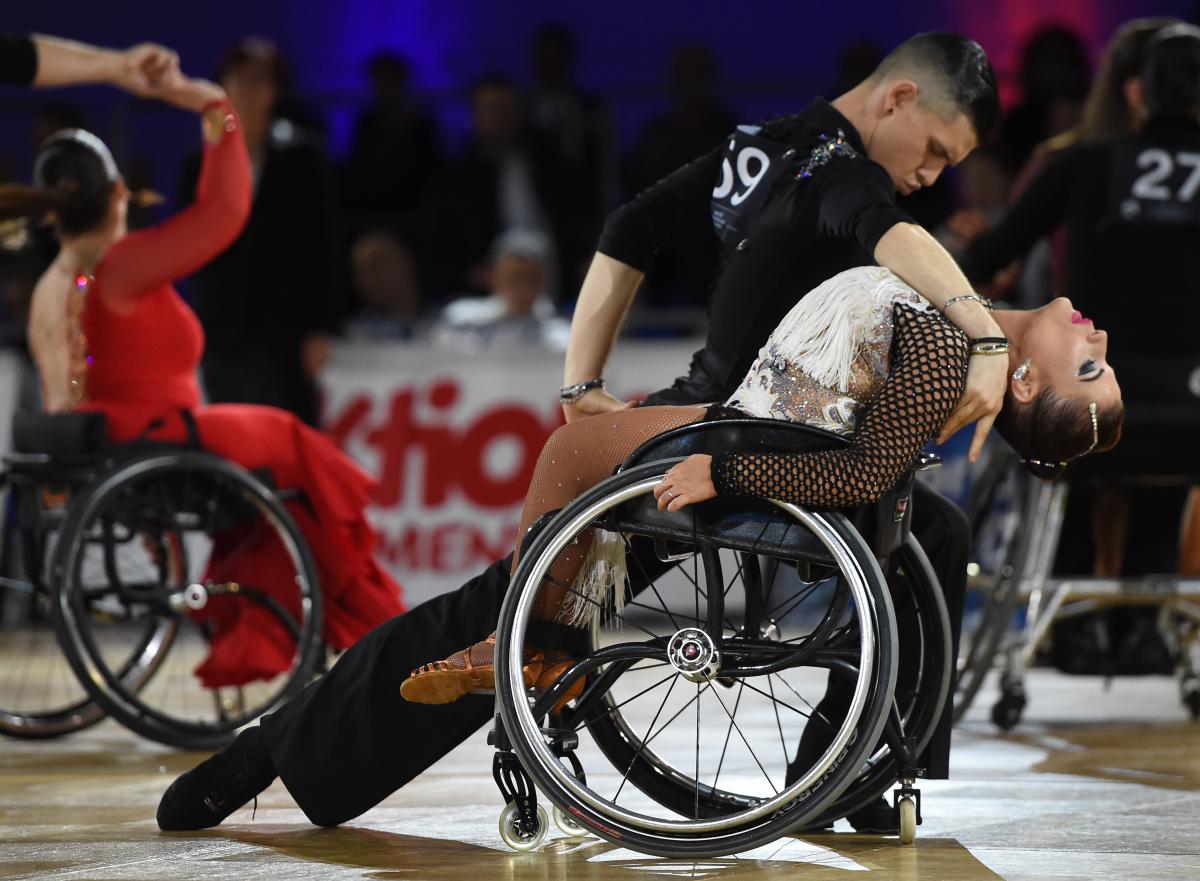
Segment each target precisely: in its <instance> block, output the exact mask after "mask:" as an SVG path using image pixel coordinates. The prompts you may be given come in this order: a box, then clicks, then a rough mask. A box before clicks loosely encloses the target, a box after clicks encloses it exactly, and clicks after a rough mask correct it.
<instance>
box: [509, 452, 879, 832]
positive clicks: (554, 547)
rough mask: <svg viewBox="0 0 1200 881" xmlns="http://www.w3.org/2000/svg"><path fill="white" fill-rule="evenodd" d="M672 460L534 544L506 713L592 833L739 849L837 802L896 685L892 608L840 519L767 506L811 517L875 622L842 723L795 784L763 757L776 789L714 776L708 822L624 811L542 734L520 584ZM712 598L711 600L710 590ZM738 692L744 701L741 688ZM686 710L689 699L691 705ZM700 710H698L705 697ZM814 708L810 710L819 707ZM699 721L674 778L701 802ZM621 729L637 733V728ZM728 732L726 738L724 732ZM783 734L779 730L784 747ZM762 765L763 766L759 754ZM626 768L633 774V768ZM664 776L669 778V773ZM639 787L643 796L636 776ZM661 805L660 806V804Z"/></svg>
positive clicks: (580, 509) (517, 599) (533, 760)
mask: <svg viewBox="0 0 1200 881" xmlns="http://www.w3.org/2000/svg"><path fill="white" fill-rule="evenodd" d="M665 467H666V466H664V465H663V464H662V463H652V465H648V466H640V467H638V468H635V469H631V470H630V471H628V472H625V473H623V474H621V475H618V476H617V477H614V478H610V479H609V480H608V481H606V482H605V483H604V484H601V485H600V486H599V487H597V488H595V489H593V490H592V491H589V493H587V494H585V495H584V496H583V497H582V498H580V499H578V500H577V501H576V502H575V503H573V504H572V505H571V506H569V507H568V508H567V509H565V510H564V511H563V512H561V513H560V514H559V515H558V516H557V517H556V518H555V519H554V520H553V521H551V523H550V524H549V525H548V526H547V527H546V528H545V529H544V530H543V532H542V533H541V534H540V535H539V536H538V537H537V538H536V539H534V540H533V541H532V542H531V544H530V548H529V550H528V553H526V554H525V555H524V556H523V558H522V561H521V565H520V566H519V568H518V573H517V576H516V577H515V578H514V581H513V586H512V587H511V588H510V592H509V595H508V596H507V597H506V600H505V604H504V608H503V609H502V612H501V619H500V627H499V630H498V638H497V675H498V679H497V693H498V697H499V700H498V704H499V712H500V714H501V716H502V719H503V722H504V724H505V727H506V730H507V731H509V732H510V736H511V737H512V741H513V745H514V749H515V751H516V752H517V754H518V756H519V758H520V759H521V762H522V764H523V765H524V766H525V767H526V768H527V770H529V772H530V773H531V774H532V776H533V777H534V778H535V780H536V781H537V782H538V784H539V787H540V788H541V789H543V791H545V792H547V794H548V795H549V796H550V797H551V798H552V799H553V800H555V801H556V802H559V801H561V802H564V803H562V804H560V807H562V808H564V809H565V810H567V811H568V812H570V813H571V814H572V815H573V816H574V817H575V818H576V819H578V820H580V821H581V822H583V823H584V824H585V825H586V826H588V828H590V829H592V831H595V832H596V833H597V834H599V835H601V836H602V837H605V838H608V839H610V840H613V841H617V842H620V843H622V844H624V845H627V846H630V847H634V848H635V849H638V850H645V851H647V852H651V853H664V854H665V853H690V854H697V855H699V854H706V855H716V854H719V853H731V852H734V851H737V850H742V849H745V848H746V847H749V846H753V845H754V844H755V843H761V841H763V840H770V839H772V838H774V837H778V835H781V834H784V833H785V832H786V831H788V830H789V829H790V828H794V827H796V826H799V825H803V824H804V823H805V822H806V820H808V819H809V818H811V817H812V816H813V815H815V814H816V813H817V812H818V811H820V810H821V809H822V808H823V807H824V806H825V805H827V804H828V803H829V802H831V801H832V800H833V799H835V798H836V797H837V796H838V794H839V793H840V792H841V791H842V789H844V788H845V786H846V785H848V784H849V783H850V781H851V780H852V779H853V777H854V774H855V773H856V772H857V770H858V768H859V767H861V760H862V758H863V757H864V753H865V751H866V750H867V749H868V748H869V747H870V746H871V745H872V744H873V743H874V742H875V740H876V739H877V737H878V735H879V732H880V730H881V729H882V726H883V723H884V719H885V715H886V710H887V707H888V706H889V705H890V703H891V699H892V690H893V689H894V685H895V641H894V625H893V616H892V610H891V605H890V601H889V599H888V597H887V592H886V590H884V589H883V585H882V576H881V575H880V573H879V570H878V566H877V564H876V563H875V561H874V558H873V557H871V555H870V553H869V551H868V550H867V549H866V546H865V544H863V543H862V540H861V538H859V537H858V536H857V534H856V533H853V531H852V530H851V529H850V527H849V525H848V524H847V523H846V521H845V520H844V518H843V517H841V515H839V514H830V513H817V512H810V511H807V510H805V509H803V508H800V507H797V506H795V505H790V504H787V503H782V502H771V503H769V504H770V505H771V506H773V508H774V509H776V510H778V511H779V512H780V513H781V514H782V515H783V516H785V517H788V518H790V519H791V521H794V522H795V523H797V524H801V525H803V526H804V527H805V528H806V529H808V530H809V531H810V532H811V533H812V534H813V535H814V536H816V538H817V539H818V540H819V541H820V542H821V544H822V546H823V547H824V549H825V551H826V552H827V553H828V554H829V556H830V558H831V559H832V560H833V561H834V563H835V565H836V567H837V569H838V571H839V572H840V573H841V575H839V576H838V577H839V578H842V579H843V580H844V582H845V584H846V586H847V590H848V591H849V595H850V597H851V599H852V600H853V603H854V606H853V608H854V610H855V613H856V615H858V616H860V618H861V617H863V616H865V619H866V621H867V622H868V623H869V625H870V626H862V625H861V623H860V624H859V625H858V626H857V627H855V628H853V631H852V632H850V633H849V637H848V639H847V640H845V641H846V642H851V643H856V648H857V652H858V659H859V663H858V666H857V667H853V668H852V669H853V675H854V687H853V695H852V698H851V702H850V711H849V713H848V714H847V717H846V719H845V720H844V721H843V722H842V724H841V726H840V727H839V728H838V729H837V732H836V734H835V736H834V737H833V738H832V741H831V742H830V744H829V745H828V746H827V748H826V749H825V750H824V751H823V753H822V754H821V757H820V759H819V760H818V761H817V762H816V763H815V764H813V765H812V766H811V767H809V768H808V769H807V770H806V771H805V773H804V774H803V775H802V776H800V777H799V779H797V780H795V781H793V782H792V783H791V784H785V785H783V786H782V787H780V788H776V787H775V786H774V783H773V781H772V779H771V777H770V775H769V774H768V772H767V771H766V770H765V769H764V768H763V765H762V764H761V763H759V769H760V770H762V771H763V774H764V776H766V777H767V781H768V784H770V785H771V789H772V790H773V791H774V792H773V794H769V795H767V794H760V795H746V794H743V793H733V792H729V791H726V790H718V789H716V785H715V780H714V784H713V785H712V786H711V787H709V788H708V789H707V790H706V792H705V799H706V801H708V802H710V805H709V810H708V812H707V813H708V815H707V816H705V817H703V818H702V817H700V816H699V813H700V812H699V808H697V811H696V816H694V817H693V818H692V819H679V820H676V819H670V818H664V817H661V816H657V817H656V816H650V815H648V814H646V813H644V812H642V811H638V810H634V809H631V808H626V807H624V806H622V805H620V804H618V803H616V800H617V799H618V798H619V796H620V790H619V789H618V793H617V795H615V796H614V797H613V800H612V801H610V800H608V799H606V798H605V797H604V796H602V795H601V794H600V793H599V792H597V791H595V790H594V789H592V788H591V787H589V786H588V785H587V784H586V783H585V782H583V781H581V780H580V779H577V777H576V775H575V773H574V772H573V771H572V770H571V769H569V768H566V767H564V765H563V763H562V762H561V761H560V760H559V758H558V757H557V756H556V755H555V753H554V751H553V749H552V747H551V746H550V745H549V744H548V743H547V741H546V738H545V737H544V736H543V733H542V730H541V726H540V720H539V719H538V718H537V717H535V715H534V710H533V708H532V707H531V705H530V701H529V700H528V699H527V696H526V693H525V687H524V680H523V678H522V677H523V671H522V667H523V659H522V651H521V649H522V647H523V645H524V640H525V633H526V624H527V622H528V621H529V619H530V615H531V612H532V608H533V604H534V602H535V598H536V595H537V591H536V590H535V589H534V590H531V589H524V590H522V589H521V587H520V586H522V585H529V584H533V585H540V584H541V583H542V579H543V577H544V576H545V575H546V573H547V572H548V570H549V568H550V566H551V564H552V562H553V561H554V560H555V559H556V558H557V556H558V554H559V553H560V552H561V551H562V549H563V548H564V547H566V546H567V544H568V543H569V542H571V541H572V540H573V539H574V538H575V536H577V535H578V534H579V533H580V532H582V531H583V530H585V529H587V528H588V527H589V526H590V525H593V524H595V523H596V522H597V521H598V520H599V519H600V518H601V517H602V516H603V515H604V514H605V512H607V511H611V510H612V509H614V508H616V507H617V506H619V505H622V504H624V503H625V502H628V501H630V500H632V499H636V498H638V497H640V496H644V495H645V494H647V493H649V492H650V491H651V490H652V489H653V487H654V486H655V485H656V484H657V483H658V482H659V480H660V479H661V474H662V472H663V471H664V470H665ZM646 475H652V476H649V477H647V476H646ZM848 536H853V538H848ZM855 542H856V544H855ZM852 548H853V549H852ZM698 589H699V588H698ZM711 589H712V588H711V586H710V590H711ZM726 592H727V589H726ZM705 596H706V597H707V594H705ZM697 617H699V613H697ZM643 629H644V628H643ZM718 629H720V626H719V625H718ZM721 678H722V677H720V675H719V673H717V674H716V675H715V676H711V677H710V678H708V679H707V681H705V685H704V688H703V690H702V688H701V684H700V683H701V681H703V680H693V681H696V692H697V697H696V698H695V700H696V701H698V700H699V697H700V696H701V695H702V693H703V691H704V690H708V689H713V688H714V685H715V684H717V680H719V679H721ZM751 678H752V677H751V675H750V674H747V675H746V676H745V677H744V680H743V681H749V680H750V679H751ZM685 684H686V683H685ZM672 687H673V686H672ZM759 693H760V694H763V695H765V694H766V692H765V691H763V690H759ZM713 694H714V696H715V697H716V699H717V700H718V701H721V703H722V707H723V710H724V713H725V715H726V716H728V722H729V729H730V731H732V730H733V728H734V727H735V725H736V723H735V722H734V716H736V713H737V706H736V704H734V703H733V700H732V699H729V700H725V701H722V699H721V696H720V695H719V694H718V693H717V692H716V691H715V690H714V691H713ZM668 697H669V694H668ZM606 700H607V701H608V706H609V708H610V709H611V708H612V706H613V704H612V699H611V696H606ZM737 700H738V701H740V700H741V692H740V690H739V694H738V697H737ZM806 703H807V701H806ZM664 705H665V700H664ZM731 705H732V706H733V708H734V711H733V714H732V715H731V714H730V713H729V707H730V706H731ZM784 705H785V706H787V705H786V704H784ZM687 706H688V705H685V707H684V709H685V710H686V709H687ZM696 706H697V709H696V714H697V718H698V717H699V703H697V704H696ZM809 706H810V708H811V707H812V704H809ZM793 709H794V708H793ZM660 712H661V708H660ZM680 712H682V710H681V711H680ZM718 712H720V711H718ZM678 715H679V713H676V717H677V716H678ZM718 718H719V717H718ZM654 724H655V723H653V722H652V723H651V726H650V728H648V729H647V732H646V736H647V739H648V740H652V739H653V738H654V737H657V735H658V733H661V730H660V731H659V732H656V733H655V734H653V735H651V729H653V728H654ZM668 724H669V722H668ZM699 727H700V723H699V721H697V744H696V768H695V772H694V774H693V775H691V778H690V779H689V775H688V774H685V773H676V774H675V775H674V777H675V780H674V784H675V785H688V786H691V787H693V788H694V789H695V791H696V799H697V802H699V800H700V790H701V788H702V786H707V784H701V783H700V778H701V776H702V774H701V769H700V767H699V763H700V743H699V739H700V735H699ZM625 730H626V732H628V733H629V734H630V735H631V736H632V737H634V738H636V735H635V734H633V732H632V731H630V729H628V728H626V729H625ZM737 733H738V736H739V737H741V738H742V740H743V741H744V742H745V743H746V746H747V748H748V749H749V751H750V752H751V754H752V755H753V754H754V750H753V748H752V747H751V746H750V744H749V742H748V741H747V740H746V737H745V735H744V734H743V733H742V731H741V729H740V728H739V729H738V732H737ZM726 739H727V744H726V745H728V733H727V734H726ZM782 742H783V732H782V728H781V729H780V743H781V744H782ZM643 746H645V744H643ZM639 753H647V754H650V755H654V759H653V760H652V764H657V765H658V766H659V767H660V768H661V769H664V770H666V769H670V768H673V765H672V763H670V762H667V761H665V760H663V759H662V758H660V757H658V756H657V755H655V754H654V752H653V751H652V750H644V749H639ZM785 758H786V748H785ZM722 761H724V752H722ZM754 761H756V762H758V759H757V757H755V758H754ZM619 770H620V769H618V772H619ZM703 770H704V773H705V774H707V773H711V769H709V768H705V769H703ZM628 775H629V771H628V770H627V771H626V776H628ZM717 775H718V777H719V775H720V767H718V769H717ZM667 776H670V773H669V772H667ZM781 782H782V779H781ZM622 785H624V784H622ZM633 785H634V786H636V787H637V788H639V789H642V790H643V792H645V789H643V787H641V786H638V784H637V782H636V781H634V782H633ZM659 804H660V805H662V802H661V801H660V802H659ZM734 806H736V807H734ZM722 808H725V809H728V808H733V810H731V811H728V812H726V813H723V814H721V813H719V811H720V809H722ZM668 810H670V808H669V807H668Z"/></svg>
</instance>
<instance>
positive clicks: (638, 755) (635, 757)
mask: <svg viewBox="0 0 1200 881" xmlns="http://www.w3.org/2000/svg"><path fill="white" fill-rule="evenodd" d="M678 681H679V674H678V673H674V674H672V682H671V687H670V688H668V689H667V693H666V694H665V695H663V699H662V703H661V704H659V705H658V710H657V711H656V712H655V714H654V718H653V719H651V720H650V724H649V725H647V726H646V734H647V735H649V734H650V732H651V731H653V730H654V723H655V722H657V721H658V717H659V716H661V715H662V711H663V710H664V709H666V706H667V701H668V700H670V699H671V692H673V691H674V690H675V683H676V682H678ZM684 709H687V706H686V705H685V706H684ZM676 715H678V713H677V714H676ZM674 719H675V716H672V717H671V718H670V719H668V720H667V721H666V722H665V723H664V724H663V727H664V728H665V727H666V726H667V725H670V724H671V722H672V721H674ZM659 731H662V729H661V728H660V729H659ZM657 736H658V735H657V734H655V735H653V736H650V737H643V738H642V742H641V743H639V744H638V748H637V751H636V752H635V753H634V754H633V758H632V759H630V760H629V767H628V768H626V769H625V773H624V774H623V775H622V776H621V785H620V786H618V787H617V791H616V794H615V795H613V799H612V800H613V801H614V802H615V801H616V800H617V799H618V798H620V797H621V790H622V789H624V788H625V782H626V781H627V780H628V779H629V772H630V771H632V770H633V766H634V765H636V764H637V760H638V759H639V758H641V755H642V750H644V749H645V748H646V745H647V744H648V743H650V741H651V740H653V739H654V738H655V737H657Z"/></svg>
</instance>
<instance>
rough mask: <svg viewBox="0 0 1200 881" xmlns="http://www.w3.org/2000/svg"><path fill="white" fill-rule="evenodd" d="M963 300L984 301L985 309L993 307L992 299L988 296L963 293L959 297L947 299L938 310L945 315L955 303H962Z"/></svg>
mask: <svg viewBox="0 0 1200 881" xmlns="http://www.w3.org/2000/svg"><path fill="white" fill-rule="evenodd" d="M963 300H974V301H975V302H977V303H982V304H983V306H984V308H985V309H991V308H992V301H991V300H989V299H988V298H987V297H982V296H980V295H979V294H961V295H959V296H957V297H951V298H950V299H949V300H947V301H946V302H945V303H943V304H942V306H941V308H940V309H939V310H938V311H939V312H941V313H942V314H943V315H945V314H946V310H947V309H949V308H950V307H951V306H953V305H954V304H955V303H961V302H962V301H963Z"/></svg>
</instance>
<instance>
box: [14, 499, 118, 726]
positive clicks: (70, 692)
mask: <svg viewBox="0 0 1200 881" xmlns="http://www.w3.org/2000/svg"><path fill="white" fill-rule="evenodd" d="M13 492H15V493H17V496H16V499H15V501H16V503H17V506H18V507H19V510H20V513H19V515H18V517H17V520H18V521H23V520H25V519H29V521H30V525H28V526H26V525H18V524H17V523H14V524H13V525H12V527H11V528H10V530H9V531H8V532H9V534H8V536H7V538H8V539H9V541H6V542H5V546H4V549H3V551H4V552H3V554H0V557H3V566H2V567H0V570H2V572H3V574H5V575H6V576H8V577H7V578H6V580H5V581H4V582H0V657H2V658H3V661H0V734H3V735H6V736H8V737H15V738H19V739H25V740H43V739H48V738H53V737H61V736H63V735H65V734H73V733H74V732H76V731H82V730H84V729H85V728H89V727H91V726H92V725H95V724H96V723H97V722H100V721H101V720H103V719H104V718H105V717H106V716H107V715H108V714H107V713H105V711H104V708H103V707H101V706H100V705H99V704H97V703H96V702H95V701H94V700H93V699H92V698H91V695H90V694H89V693H88V691H87V690H86V689H85V688H84V687H83V685H82V684H81V683H80V682H79V680H78V679H77V678H76V676H75V673H74V671H73V670H72V669H71V666H70V664H69V663H68V662H67V659H66V657H65V656H64V654H63V651H62V647H61V644H60V639H59V634H58V630H57V628H56V627H55V626H54V615H53V611H52V609H51V605H52V602H53V601H52V598H51V596H50V593H49V591H48V590H47V589H46V587H45V585H44V583H43V579H42V567H43V565H44V557H45V554H44V545H43V541H44V538H45V537H46V536H45V534H44V533H42V532H41V531H35V530H34V529H33V528H32V523H33V522H34V519H35V518H36V517H37V515H38V513H39V512H38V510H37V509H36V505H37V504H38V502H37V491H36V487H33V486H29V487H25V486H21V487H19V488H14V489H13ZM2 498H3V497H2V496H0V499H2ZM4 501H7V499H5V500H4ZM12 576H18V577H16V578H14V577H12Z"/></svg>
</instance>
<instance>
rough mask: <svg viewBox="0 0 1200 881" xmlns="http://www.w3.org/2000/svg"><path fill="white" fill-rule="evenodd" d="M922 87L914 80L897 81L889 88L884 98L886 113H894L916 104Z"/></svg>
mask: <svg viewBox="0 0 1200 881" xmlns="http://www.w3.org/2000/svg"><path fill="white" fill-rule="evenodd" d="M919 93H920V87H919V86H917V84H916V83H915V82H913V81H912V80H896V81H895V82H893V83H891V85H889V86H888V89H887V92H886V93H884V97H883V111H884V113H893V112H896V111H899V110H902V109H904V108H905V107H907V106H909V105H910V104H915V103H916V101H917V96H918V94H919Z"/></svg>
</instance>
